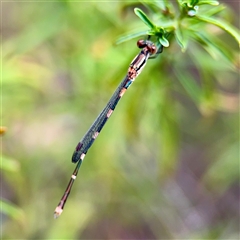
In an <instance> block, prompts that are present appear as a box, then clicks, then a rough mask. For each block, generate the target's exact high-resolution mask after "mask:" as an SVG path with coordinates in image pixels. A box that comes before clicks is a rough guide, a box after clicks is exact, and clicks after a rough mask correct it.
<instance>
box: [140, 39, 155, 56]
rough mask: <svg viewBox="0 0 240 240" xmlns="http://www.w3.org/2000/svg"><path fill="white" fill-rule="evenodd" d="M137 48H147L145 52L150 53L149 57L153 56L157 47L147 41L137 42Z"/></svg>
mask: <svg viewBox="0 0 240 240" xmlns="http://www.w3.org/2000/svg"><path fill="white" fill-rule="evenodd" d="M137 46H138V47H139V48H147V50H148V51H149V52H150V54H151V55H153V54H155V53H156V52H157V47H156V46H155V44H154V43H153V42H151V41H149V40H142V39H141V40H138V41H137Z"/></svg>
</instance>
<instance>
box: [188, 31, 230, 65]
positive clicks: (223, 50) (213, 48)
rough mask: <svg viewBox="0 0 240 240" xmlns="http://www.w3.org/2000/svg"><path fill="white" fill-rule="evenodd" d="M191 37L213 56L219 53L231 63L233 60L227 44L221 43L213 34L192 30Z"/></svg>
mask: <svg viewBox="0 0 240 240" xmlns="http://www.w3.org/2000/svg"><path fill="white" fill-rule="evenodd" d="M191 34H192V37H193V38H194V39H195V40H196V41H197V42H199V43H200V44H201V46H202V47H203V48H204V49H205V50H206V51H207V52H208V53H209V54H210V55H211V56H212V57H213V58H215V59H216V58H217V56H219V55H221V56H222V57H224V58H226V59H227V60H228V61H230V62H231V63H232V62H233V61H234V54H233V53H232V51H229V50H228V48H227V46H225V45H224V44H223V42H221V41H220V40H219V39H218V38H217V37H215V36H214V35H207V34H205V33H204V32H198V31H192V33H191Z"/></svg>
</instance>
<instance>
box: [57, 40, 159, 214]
mask: <svg viewBox="0 0 240 240" xmlns="http://www.w3.org/2000/svg"><path fill="white" fill-rule="evenodd" d="M137 45H138V47H139V48H140V49H141V51H140V53H139V54H138V55H137V56H136V57H135V58H134V59H133V61H132V62H131V64H130V66H129V68H128V72H127V75H126V77H125V78H124V79H123V81H122V82H121V83H120V84H119V86H118V87H117V89H116V90H115V92H114V93H113V95H112V97H111V98H110V100H109V102H108V103H107V105H106V107H105V108H104V109H103V110H102V112H101V113H100V114H99V115H98V117H97V118H96V120H95V121H94V123H93V124H92V126H91V127H90V128H89V130H88V131H87V133H86V134H85V135H84V137H83V138H82V140H81V141H80V142H79V143H78V145H77V147H76V149H75V151H74V153H73V156H72V162H74V163H77V166H76V168H75V170H74V171H73V173H72V176H71V179H70V181H69V183H68V186H67V188H66V190H65V192H64V194H63V196H62V198H61V200H60V202H59V204H58V206H57V207H56V209H55V212H54V217H55V218H57V217H59V216H60V215H61V213H62V211H63V208H64V205H65V203H66V201H67V198H68V196H69V194H70V191H71V188H72V185H73V183H74V180H75V179H76V177H77V174H78V170H79V168H80V166H81V164H82V161H83V159H84V157H85V155H86V154H87V151H88V150H89V148H90V147H91V146H92V144H93V142H94V140H95V139H96V138H97V136H98V134H99V133H100V131H101V130H102V128H103V127H104V125H105V123H106V122H107V120H108V119H109V117H110V116H111V114H112V113H113V111H114V109H115V107H116V106H117V104H118V101H119V100H120V99H121V97H122V96H123V94H124V93H125V92H126V90H127V89H128V88H129V86H130V85H131V84H132V83H133V81H134V80H135V78H136V77H137V76H138V75H139V74H140V73H141V71H142V70H143V68H144V66H145V65H146V63H147V60H148V59H149V57H154V56H155V55H156V54H158V53H161V52H162V50H163V47H162V46H160V47H159V48H158V49H157V47H156V46H155V45H154V44H153V43H152V42H151V41H149V40H139V41H138V42H137Z"/></svg>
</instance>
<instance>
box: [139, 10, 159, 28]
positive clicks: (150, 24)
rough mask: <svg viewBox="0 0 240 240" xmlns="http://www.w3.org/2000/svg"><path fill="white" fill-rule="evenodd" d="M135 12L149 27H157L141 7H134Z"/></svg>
mask: <svg viewBox="0 0 240 240" xmlns="http://www.w3.org/2000/svg"><path fill="white" fill-rule="evenodd" d="M134 12H135V14H136V15H137V16H138V17H139V18H140V19H141V20H142V21H143V22H144V23H145V24H146V25H147V26H148V27H149V28H151V29H154V28H155V27H156V26H155V25H154V23H153V22H152V21H151V20H150V19H149V18H148V17H147V15H146V14H145V13H144V12H143V11H142V10H141V9H140V8H134Z"/></svg>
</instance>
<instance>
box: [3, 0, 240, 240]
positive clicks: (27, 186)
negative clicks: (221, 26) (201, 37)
mask: <svg viewBox="0 0 240 240" xmlns="http://www.w3.org/2000/svg"><path fill="white" fill-rule="evenodd" d="M226 3H227V4H228V5H229V7H230V8H231V9H232V10H228V11H230V13H231V14H230V16H231V17H232V19H231V21H232V23H233V24H234V22H235V23H236V24H237V23H239V12H236V10H238V9H237V8H238V7H239V3H237V1H226ZM1 4H2V5H1V7H2V24H1V27H2V28H1V35H2V47H1V49H2V52H1V54H2V58H1V59H2V69H1V72H2V82H1V86H2V88H1V89H2V92H1V98H2V116H1V118H2V122H1V125H2V126H6V127H7V131H6V133H5V134H4V135H3V136H2V138H1V141H2V144H1V145H2V160H1V165H2V167H1V198H2V199H3V202H2V204H1V209H2V214H1V229H2V239H80V238H81V239H239V216H238V212H239V138H238V137H239V119H238V116H239V115H238V114H239V113H238V110H239V106H238V103H239V102H238V100H239V59H238V58H236V65H235V66H233V65H231V64H229V63H225V62H224V61H222V59H218V60H216V59H215V60H214V59H213V58H212V57H211V56H209V55H208V54H207V53H206V52H203V51H200V50H199V49H200V47H199V46H198V47H196V45H194V44H193V43H191V42H190V43H189V46H188V49H187V50H186V52H184V53H183V52H181V49H180V47H179V46H178V45H177V43H176V42H174V41H173V42H170V47H169V48H165V49H164V51H163V53H162V54H161V55H160V56H159V57H158V58H156V59H154V60H149V62H148V64H147V66H146V68H145V69H144V71H143V72H142V74H141V75H140V76H139V77H138V78H137V79H136V81H135V82H134V84H133V85H132V86H131V88H130V89H129V90H128V91H127V93H126V95H124V97H123V99H122V100H121V102H120V103H119V106H118V107H117V108H116V111H115V112H114V114H113V115H112V117H111V119H110V120H109V122H108V123H107V124H106V126H105V128H104V129H103V131H102V132H101V134H100V135H99V137H98V139H97V140H96V142H95V143H94V145H93V146H92V148H91V149H90V151H89V152H88V154H87V156H86V158H85V160H84V163H83V165H82V167H81V169H80V172H79V175H78V178H77V180H76V182H75V184H74V187H73V189H72V192H71V194H70V197H69V199H68V202H67V203H66V205H65V208H64V211H63V214H62V215H61V217H60V218H58V219H57V220H54V219H53V212H54V209H55V207H56V205H57V204H58V202H59V200H60V198H61V196H62V194H63V192H64V190H65V187H66V185H67V183H68V181H69V178H70V176H71V173H72V171H73V169H74V167H75V165H74V164H72V163H71V156H72V153H73V150H74V149H75V146H76V145H77V143H78V141H79V140H80V139H81V138H82V136H83V135H84V133H85V132H86V130H87V129H88V128H89V126H90V125H91V123H92V122H93V121H94V119H95V118H96V117H97V115H98V114H99V112H100V111H101V110H102V108H103V107H104V106H105V104H106V103H107V101H108V100H109V98H110V96H111V94H112V93H113V91H114V90H115V88H116V87H117V85H118V84H119V82H120V81H121V80H122V79H123V77H124V76H125V74H126V71H127V68H128V65H129V63H130V62H131V61H132V59H133V57H135V55H136V54H137V53H138V52H139V50H138V49H137V47H136V40H137V39H136V40H131V41H128V42H125V43H122V44H120V45H116V44H114V43H115V42H116V40H117V38H118V37H119V36H120V35H123V34H125V33H126V32H128V31H130V30H133V29H138V28H142V27H144V26H143V23H142V22H141V21H140V20H139V19H138V18H137V17H136V16H135V15H134V13H133V8H134V7H141V5H140V4H137V3H131V4H130V3H128V4H127V2H120V1H119V2H118V1H116V2H113V1H109V2H107V1H106V2H67V1H66V2H57V1H56V2H37V1H36V2H2V3H1ZM237 27H239V26H237ZM214 30H216V29H215V28H214ZM214 34H215V35H217V34H219V38H222V39H226V43H227V44H229V46H230V47H231V49H232V51H233V53H234V52H237V51H238V46H237V44H236V43H235V42H234V41H233V40H232V39H229V36H226V34H223V33H222V32H218V31H216V32H214ZM191 55H196V56H199V58H198V59H199V62H198V63H197V64H199V65H200V66H202V67H203V68H205V69H206V68H207V67H209V66H211V67H212V68H211V69H215V73H214V76H215V78H214V79H212V78H209V75H208V74H207V71H206V72H204V71H203V75H200V74H199V72H198V71H196V68H194V65H193V63H192V60H191ZM203 55H204V59H208V61H202V59H201V58H202V57H203ZM174 69H175V70H174ZM176 73H177V74H176ZM181 74H182V76H183V78H182V79H187V78H184V76H188V74H192V75H193V76H195V77H196V79H195V81H196V82H197V84H199V86H201V85H202V84H203V83H202V79H204V81H205V82H204V84H205V85H204V86H205V87H206V86H208V88H207V90H208V91H209V92H210V95H211V96H215V97H214V101H212V100H211V101H209V102H208V101H206V99H207V98H205V99H203V100H201V101H200V102H199V104H196V103H195V102H194V101H193V100H192V98H191V97H190V96H189V95H188V94H187V92H186V90H185V89H184V88H183V86H182V85H181V82H180V81H179V80H178V78H177V77H179V76H180V75H181ZM210 76H212V75H210ZM190 81H192V79H190ZM193 95H194V93H193ZM210 99H212V98H210Z"/></svg>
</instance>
